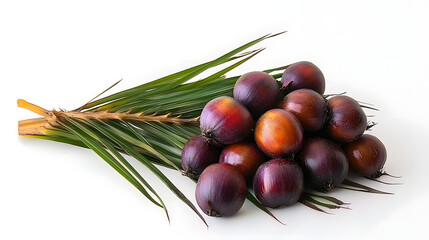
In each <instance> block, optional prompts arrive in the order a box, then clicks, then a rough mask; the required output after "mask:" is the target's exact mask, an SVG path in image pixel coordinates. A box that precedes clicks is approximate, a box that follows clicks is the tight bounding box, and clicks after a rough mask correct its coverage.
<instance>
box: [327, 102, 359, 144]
mask: <svg viewBox="0 0 429 240" xmlns="http://www.w3.org/2000/svg"><path fill="white" fill-rule="evenodd" d="M366 127H367V118H366V115H365V112H364V111H363V109H362V107H361V106H360V105H359V103H358V102H357V101H356V100H354V99H353V98H351V97H348V96H344V95H338V96H334V97H332V98H330V99H329V100H328V121H327V124H326V126H325V130H326V131H325V132H326V134H327V136H328V137H329V138H330V139H332V140H334V141H337V142H351V141H354V140H356V139H358V138H359V137H360V136H362V134H363V133H364V132H365V130H366Z"/></svg>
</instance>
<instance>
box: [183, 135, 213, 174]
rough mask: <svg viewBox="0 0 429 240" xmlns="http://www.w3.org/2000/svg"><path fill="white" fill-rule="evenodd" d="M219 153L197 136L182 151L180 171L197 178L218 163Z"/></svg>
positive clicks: (206, 141)
mask: <svg viewBox="0 0 429 240" xmlns="http://www.w3.org/2000/svg"><path fill="white" fill-rule="evenodd" d="M219 155H220V151H219V149H218V148H217V147H215V146H213V145H212V144H210V143H209V142H208V140H207V139H206V138H205V137H203V136H201V135H197V136H195V137H193V138H191V139H190V140H189V141H188V142H187V143H186V144H185V146H184V147H183V150H182V157H181V158H182V161H181V163H182V169H183V171H184V174H185V175H186V176H188V177H191V178H196V177H198V176H199V175H200V174H201V173H202V172H203V170H204V169H206V167H208V166H209V165H211V164H213V163H217V162H218V161H219Z"/></svg>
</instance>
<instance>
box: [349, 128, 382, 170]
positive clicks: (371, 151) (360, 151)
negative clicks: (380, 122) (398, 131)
mask: <svg viewBox="0 0 429 240" xmlns="http://www.w3.org/2000/svg"><path fill="white" fill-rule="evenodd" d="M344 152H345V153H346V156H347V159H348V161H349V165H350V168H351V169H352V170H353V171H355V172H356V173H358V174H360V175H361V176H364V177H369V178H378V177H380V176H381V175H382V169H383V167H384V164H385V163H386V159H387V151H386V147H385V146H384V144H383V143H382V142H381V141H380V139H378V138H377V137H375V136H372V135H369V134H364V135H362V136H361V137H360V138H359V139H357V140H356V141H353V142H351V143H347V144H345V145H344Z"/></svg>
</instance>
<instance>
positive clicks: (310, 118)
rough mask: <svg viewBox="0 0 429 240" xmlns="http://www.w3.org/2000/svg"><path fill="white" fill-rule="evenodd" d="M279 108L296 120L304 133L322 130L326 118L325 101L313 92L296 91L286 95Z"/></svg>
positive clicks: (307, 90)
mask: <svg viewBox="0 0 429 240" xmlns="http://www.w3.org/2000/svg"><path fill="white" fill-rule="evenodd" d="M280 107H281V108H282V109H284V110H286V111H289V112H290V113H292V114H293V115H294V116H295V117H296V118H298V120H299V122H300V123H301V125H302V127H303V128H304V130H305V131H308V132H316V131H319V130H321V129H322V128H323V125H324V124H325V121H326V117H327V103H326V100H325V99H324V98H323V97H322V95H320V94H319V93H317V92H316V91H314V90H311V89H304V88H303V89H298V90H295V91H292V92H290V93H289V94H287V95H286V96H285V97H284V99H283V101H282V102H281V103H280Z"/></svg>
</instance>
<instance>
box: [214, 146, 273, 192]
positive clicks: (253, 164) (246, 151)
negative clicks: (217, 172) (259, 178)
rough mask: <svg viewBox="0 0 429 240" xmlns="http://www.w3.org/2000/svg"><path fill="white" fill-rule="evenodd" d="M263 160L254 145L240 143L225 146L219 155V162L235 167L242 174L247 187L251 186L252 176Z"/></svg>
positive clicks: (263, 156)
mask: <svg viewBox="0 0 429 240" xmlns="http://www.w3.org/2000/svg"><path fill="white" fill-rule="evenodd" d="M265 158H266V156H265V154H264V153H262V152H261V150H259V148H258V146H256V144H255V143H250V142H242V143H236V144H232V145H229V146H227V147H226V148H225V149H224V150H223V151H222V153H221V154H220V159H219V162H220V163H228V164H231V165H233V166H235V167H236V168H237V170H239V171H240V172H241V173H242V174H243V176H244V179H246V183H247V185H248V186H251V185H252V183H253V176H255V173H256V170H257V169H258V167H259V166H260V165H261V164H262V163H263V162H264V161H265Z"/></svg>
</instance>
